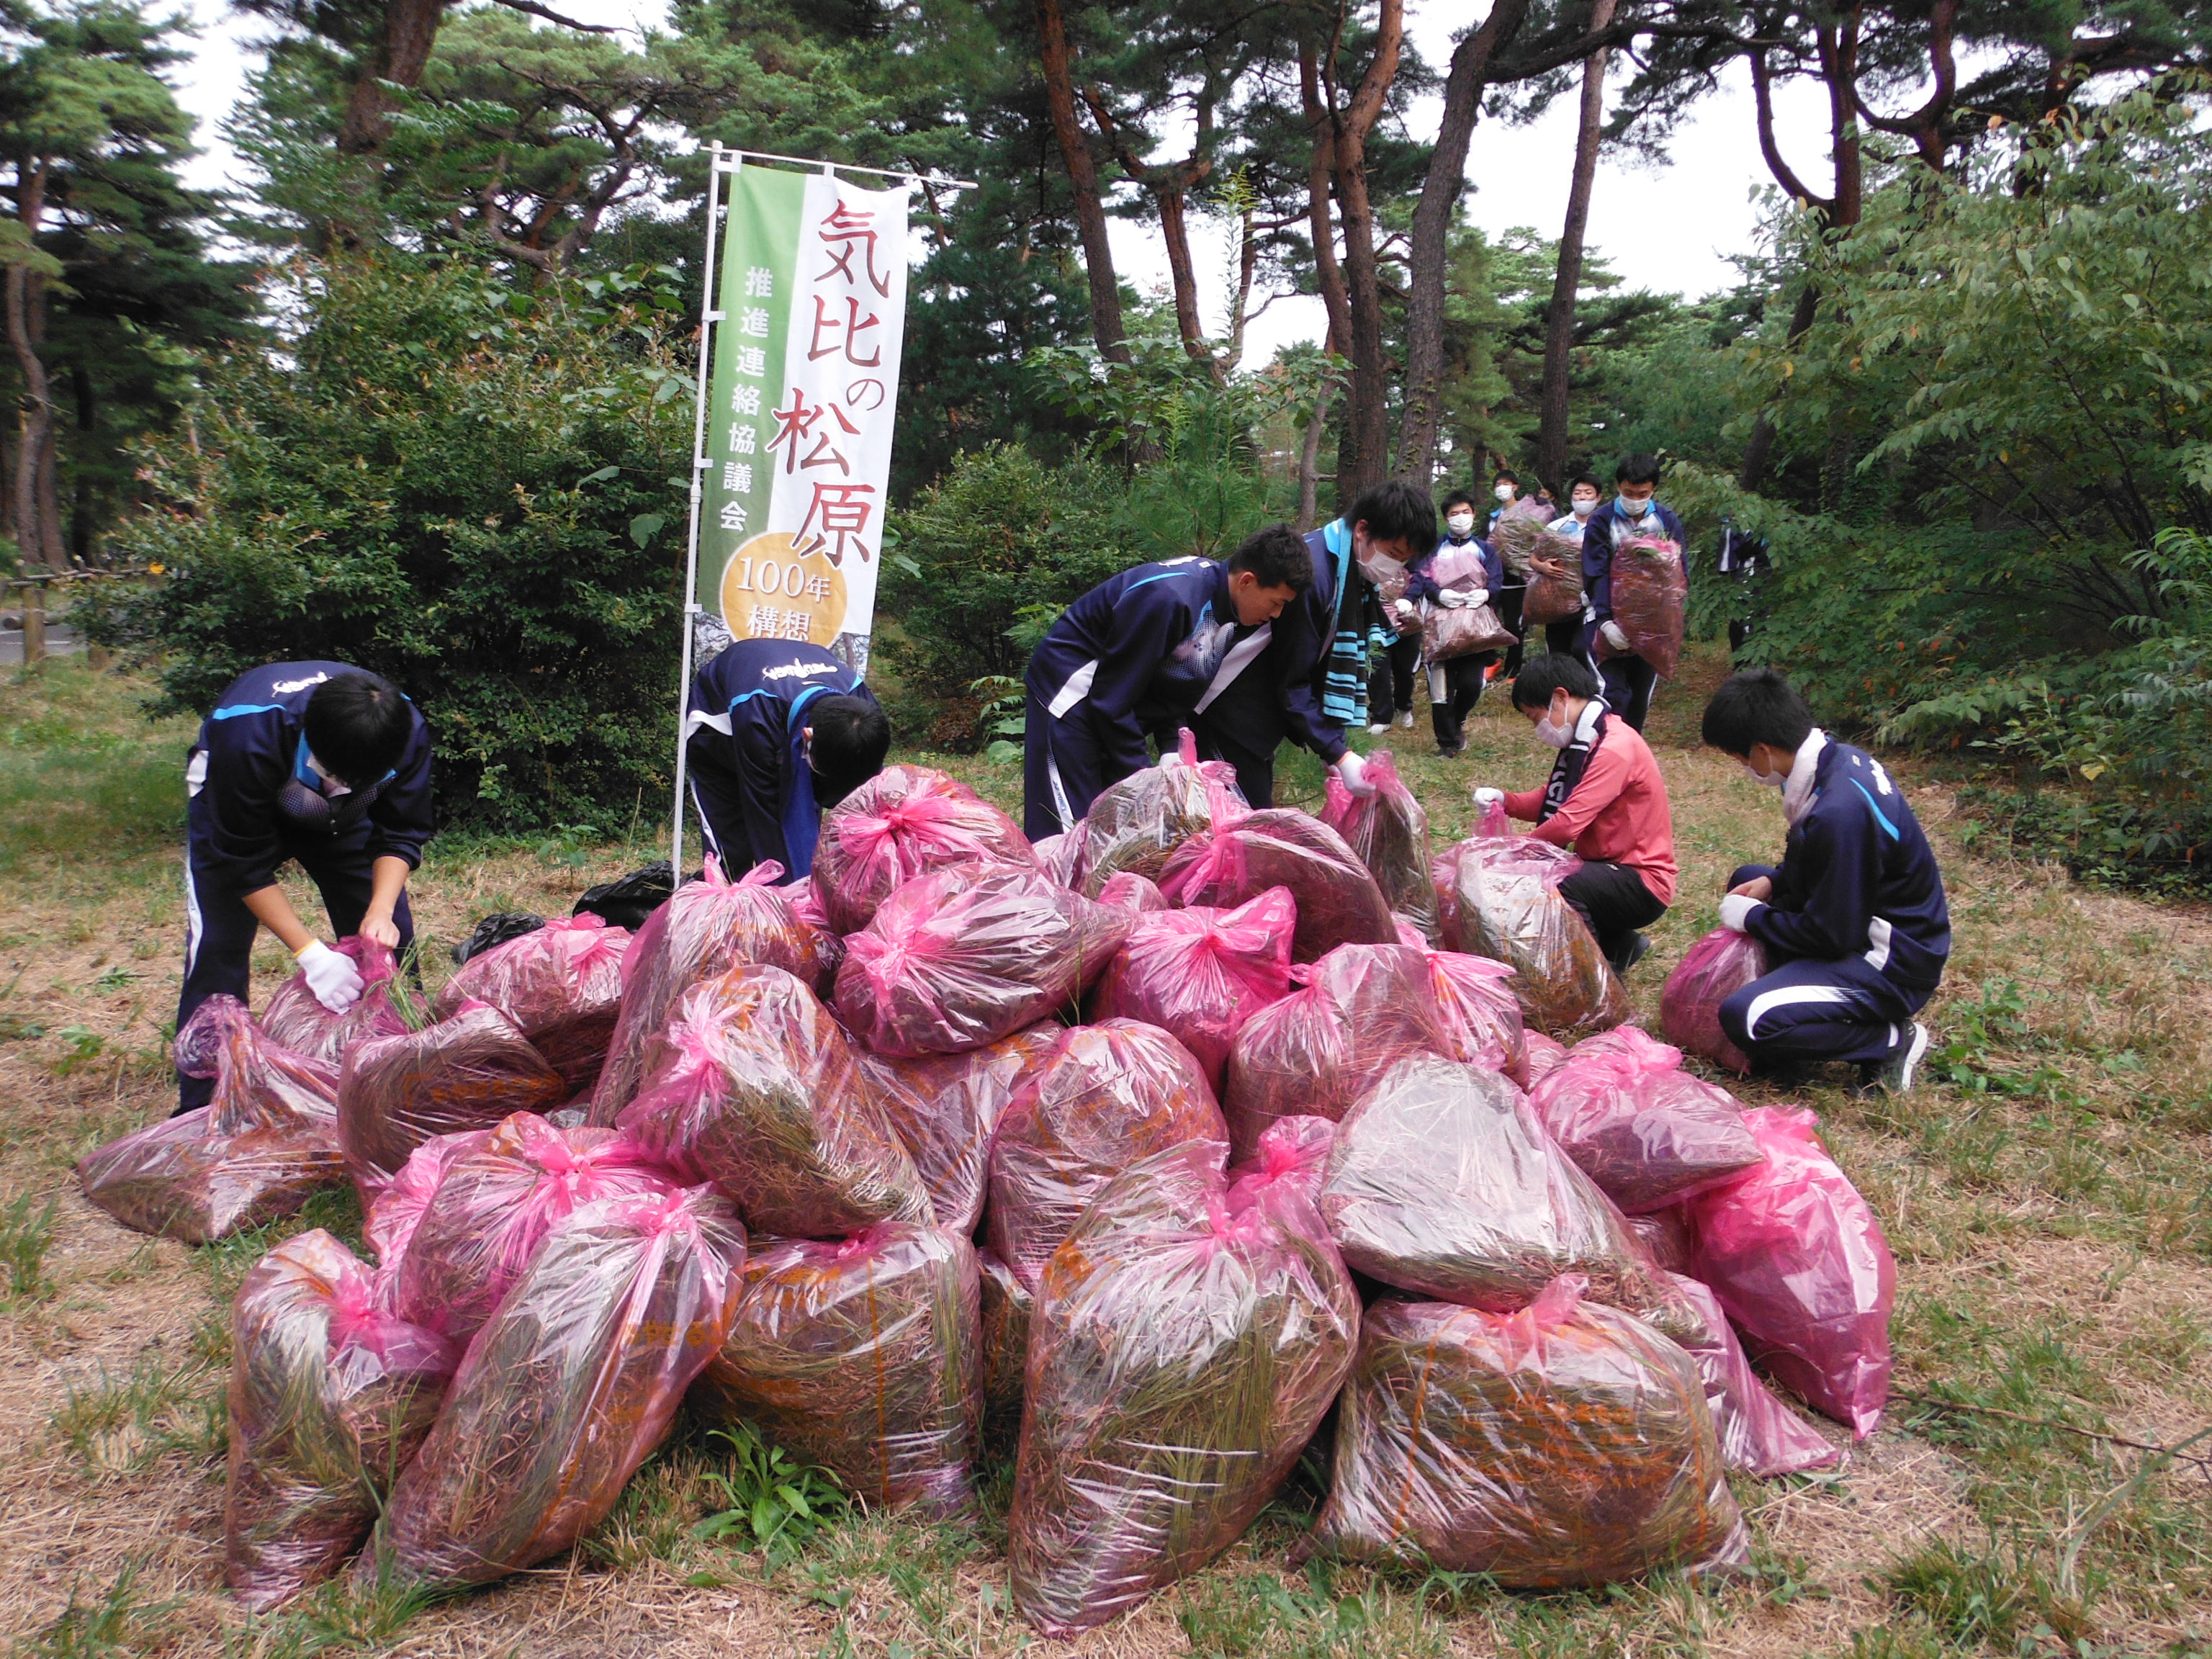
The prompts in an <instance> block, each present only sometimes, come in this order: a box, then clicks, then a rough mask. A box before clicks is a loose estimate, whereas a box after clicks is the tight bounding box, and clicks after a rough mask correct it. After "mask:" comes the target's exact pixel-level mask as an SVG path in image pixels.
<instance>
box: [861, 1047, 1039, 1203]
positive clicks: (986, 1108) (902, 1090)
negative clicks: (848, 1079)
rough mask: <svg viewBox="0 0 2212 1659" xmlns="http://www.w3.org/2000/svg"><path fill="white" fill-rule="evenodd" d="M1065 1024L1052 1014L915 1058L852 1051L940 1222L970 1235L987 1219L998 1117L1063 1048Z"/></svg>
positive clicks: (863, 1050)
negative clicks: (988, 1038) (987, 1039)
mask: <svg viewBox="0 0 2212 1659" xmlns="http://www.w3.org/2000/svg"><path fill="white" fill-rule="evenodd" d="M1062 1029H1063V1028H1062V1027H1060V1026H1059V1025H1055V1024H1053V1023H1052V1022H1050V1021H1049V1020H1048V1021H1046V1022H1045V1023H1044V1024H1041V1025H1032V1026H1031V1027H1030V1029H1029V1030H1026V1031H1017V1032H1015V1033H1014V1034H1013V1036H1010V1037H1001V1038H1000V1039H999V1041H998V1042H994V1043H992V1044H990V1045H989V1046H988V1047H987V1048H970V1049H968V1050H966V1051H965V1052H964V1053H962V1054H923V1055H921V1056H920V1057H919V1058H917V1059H914V1060H879V1059H878V1058H877V1057H876V1056H875V1055H873V1054H869V1053H868V1052H867V1051H866V1049H860V1050H857V1051H855V1053H854V1059H856V1060H859V1061H860V1069H861V1070H862V1071H863V1072H865V1073H867V1074H868V1075H869V1076H870V1077H871V1078H872V1079H874V1081H875V1083H876V1085H877V1086H876V1095H877V1098H878V1100H879V1101H880V1102H881V1103H883V1108H884V1112H885V1114H886V1115H888V1116H889V1117H890V1125H891V1127H892V1129H893V1130H894V1131H896V1133H897V1135H898V1138H899V1139H900V1140H901V1141H902V1143H904V1145H905V1146H906V1149H907V1152H908V1154H909V1155H910V1156H911V1157H912V1158H913V1159H914V1166H915V1170H916V1171H917V1172H919V1174H920V1175H921V1182H922V1185H923V1186H924V1187H926V1188H928V1189H929V1203H930V1207H931V1209H933V1211H935V1212H936V1214H937V1223H938V1225H939V1226H940V1227H950V1228H951V1229H952V1231H955V1232H957V1233H959V1234H961V1235H962V1236H963V1237H965V1236H967V1235H968V1234H970V1233H973V1232H974V1231H975V1224H976V1223H977V1222H979V1221H981V1219H982V1218H983V1194H984V1193H985V1191H986V1190H987V1188H988V1187H989V1185H990V1175H991V1139H992V1137H993V1136H994V1135H995V1134H996V1133H998V1130H999V1120H1000V1118H1001V1117H1003V1116H1005V1115H1006V1108H1007V1106H1008V1105H1009V1104H1011V1103H1012V1101H1013V1098H1014V1097H1015V1096H1016V1095H1017V1094H1019V1093H1020V1092H1021V1090H1022V1085H1024V1084H1025V1083H1027V1082H1028V1081H1029V1079H1030V1077H1031V1076H1032V1075H1034V1074H1035V1073H1036V1070H1037V1068H1038V1067H1039V1066H1042V1065H1043V1064H1044V1062H1045V1061H1046V1060H1048V1059H1050V1058H1051V1056H1052V1055H1053V1054H1055V1053H1056V1052H1058V1050H1059V1048H1060V1032H1061V1030H1062Z"/></svg>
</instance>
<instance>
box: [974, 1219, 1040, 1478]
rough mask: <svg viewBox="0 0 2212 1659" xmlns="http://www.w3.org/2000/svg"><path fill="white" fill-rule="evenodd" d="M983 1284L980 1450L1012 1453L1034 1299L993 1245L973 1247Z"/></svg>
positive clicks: (1019, 1429) (1003, 1455)
mask: <svg viewBox="0 0 2212 1659" xmlns="http://www.w3.org/2000/svg"><path fill="white" fill-rule="evenodd" d="M975 1260H976V1265H977V1267H978V1268H979V1269H980V1270H981V1275H982V1290H983V1304H982V1306H983V1439H982V1446H983V1455H985V1456H987V1457H988V1458H991V1459H993V1460H994V1461H996V1460H999V1459H1002V1458H1006V1457H1011V1456H1012V1455H1013V1451H1014V1444H1015V1442H1016V1441H1017V1440H1018V1439H1019V1438H1020V1436H1021V1432H1022V1376H1023V1371H1024V1367H1026V1365H1027V1364H1028V1363H1029V1354H1030V1311H1031V1310H1032V1309H1033V1308H1035V1306H1036V1298H1035V1297H1032V1296H1031V1295H1030V1287H1029V1286H1028V1285H1024V1284H1023V1283H1022V1280H1021V1275H1020V1274H1018V1273H1016V1272H1015V1271H1014V1270H1013V1269H1012V1267H1008V1266H1007V1265H1006V1262H1005V1261H1004V1260H1003V1259H1002V1258H1001V1257H1000V1255H999V1253H998V1252H997V1251H996V1250H993V1249H981V1250H978V1251H976V1253H975Z"/></svg>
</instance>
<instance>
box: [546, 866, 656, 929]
mask: <svg viewBox="0 0 2212 1659" xmlns="http://www.w3.org/2000/svg"><path fill="white" fill-rule="evenodd" d="M675 891H676V869H675V866H673V865H671V864H670V863H669V861H668V860H666V859H660V860H656V861H654V862H653V863H651V864H648V865H647V866H645V867H644V868H643V869H641V870H633V871H631V872H629V874H628V875H626V876H624V877H623V878H621V879H620V880H619V881H603V882H601V883H600V884H599V885H598V886H596V887H586V889H585V890H584V896H583V897H581V898H580V899H578V900H577V901H576V908H574V909H573V910H571V911H570V912H569V913H568V914H569V915H574V916H580V915H583V914H584V913H585V912H586V911H587V910H588V911H590V912H591V913H592V915H595V916H605V918H606V919H607V926H608V927H627V928H629V930H630V932H631V933H635V932H637V930H638V929H639V928H641V927H644V926H645V919H646V918H647V916H649V915H652V914H653V912H654V911H655V910H658V909H659V908H660V907H661V906H662V905H664V904H665V903H667V902H668V900H669V898H670V896H671V895H672V894H673V893H674V892H675Z"/></svg>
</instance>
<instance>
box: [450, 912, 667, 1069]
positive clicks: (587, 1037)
mask: <svg viewBox="0 0 2212 1659" xmlns="http://www.w3.org/2000/svg"><path fill="white" fill-rule="evenodd" d="M627 951H629V933H628V932H627V931H626V930H624V929H623V928H620V927H608V926H607V924H606V922H605V919H604V918H602V917H599V916H596V915H591V914H590V913H588V912H586V914H585V915H580V916H573V917H570V916H555V917H553V918H551V919H550V920H549V921H547V922H546V924H545V925H544V927H538V928H533V929H532V931H531V932H529V933H524V934H522V935H521V936H520V938H517V939H509V940H507V943H505V944H504V945H494V946H493V947H492V948H491V949H490V950H489V951H484V952H483V954H482V955H480V956H473V957H470V958H469V959H468V960H467V961H466V962H465V963H462V964H461V968H460V971H459V972H458V973H456V974H455V975H453V978H451V979H449V980H447V981H446V982H445V984H444V985H443V986H441V987H440V988H439V991H438V998H437V1001H436V1002H435V1005H434V1007H435V1011H436V1012H437V1016H438V1018H441V1019H444V1018H447V1017H448V1016H450V1015H452V1014H453V1013H455V1012H458V1011H459V1008H460V1006H461V1005H462V1004H463V1003H464V1002H466V1001H468V1000H470V999H471V998H472V997H473V998H474V999H476V1000H477V1001H479V1002H488V1003H489V1004H490V1005H491V1006H493V1007H495V1008H496V1009H498V1010H499V1011H500V1012H501V1013H502V1014H505V1015H506V1016H507V1018H509V1019H511V1020H513V1022H514V1024H515V1025H516V1027H517V1029H519V1030H520V1031H521V1033H522V1035H523V1036H524V1037H526V1039H528V1041H529V1043H530V1046H531V1047H532V1048H535V1049H537V1050H538V1053H539V1054H543V1055H544V1056H545V1060H546V1063H547V1064H548V1065H550V1066H552V1067H553V1069H554V1070H555V1071H556V1072H558V1073H561V1081H562V1084H564V1085H566V1086H567V1088H568V1092H569V1093H570V1094H572V1095H574V1094H578V1093H581V1092H584V1091H588V1090H590V1089H591V1088H592V1087H593V1086H594V1085H596V1084H597V1083H598V1082H599V1068H600V1067H601V1066H604V1065H605V1063H606V1058H607V1048H608V1045H609V1044H610V1043H611V1042H613V1040H614V1034H615V1020H616V1018H617V1016H618V1015H619V1014H620V1013H621V1012H622V989H623V955H624V953H625V952H627Z"/></svg>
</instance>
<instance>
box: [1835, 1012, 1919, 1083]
mask: <svg viewBox="0 0 2212 1659" xmlns="http://www.w3.org/2000/svg"><path fill="white" fill-rule="evenodd" d="M1928 1048H1929V1036H1928V1028H1927V1027H1926V1026H1925V1025H1923V1024H1921V1023H1920V1022H1919V1021H1918V1020H1917V1019H1916V1020H1914V1021H1913V1022H1912V1029H1911V1030H1910V1031H1908V1032H1906V1033H1905V1041H1904V1042H1900V1043H1899V1044H1898V1045H1897V1052H1896V1053H1895V1054H1892V1055H1891V1056H1890V1057H1889V1058H1888V1059H1887V1060H1869V1061H1868V1062H1867V1063H1866V1064H1865V1065H1863V1066H1860V1067H1859V1085H1858V1087H1857V1089H1856V1090H1854V1091H1852V1092H1853V1093H1855V1094H1857V1095H1860V1096H1867V1095H1871V1094H1875V1093H1876V1092H1880V1093H1881V1094H1886V1095H1909V1094H1911V1092H1912V1085H1914V1084H1915V1083H1917V1082H1918V1081H1919V1080H1920V1062H1921V1061H1922V1060H1923V1059H1925V1058H1926V1057H1927V1054H1928Z"/></svg>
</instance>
